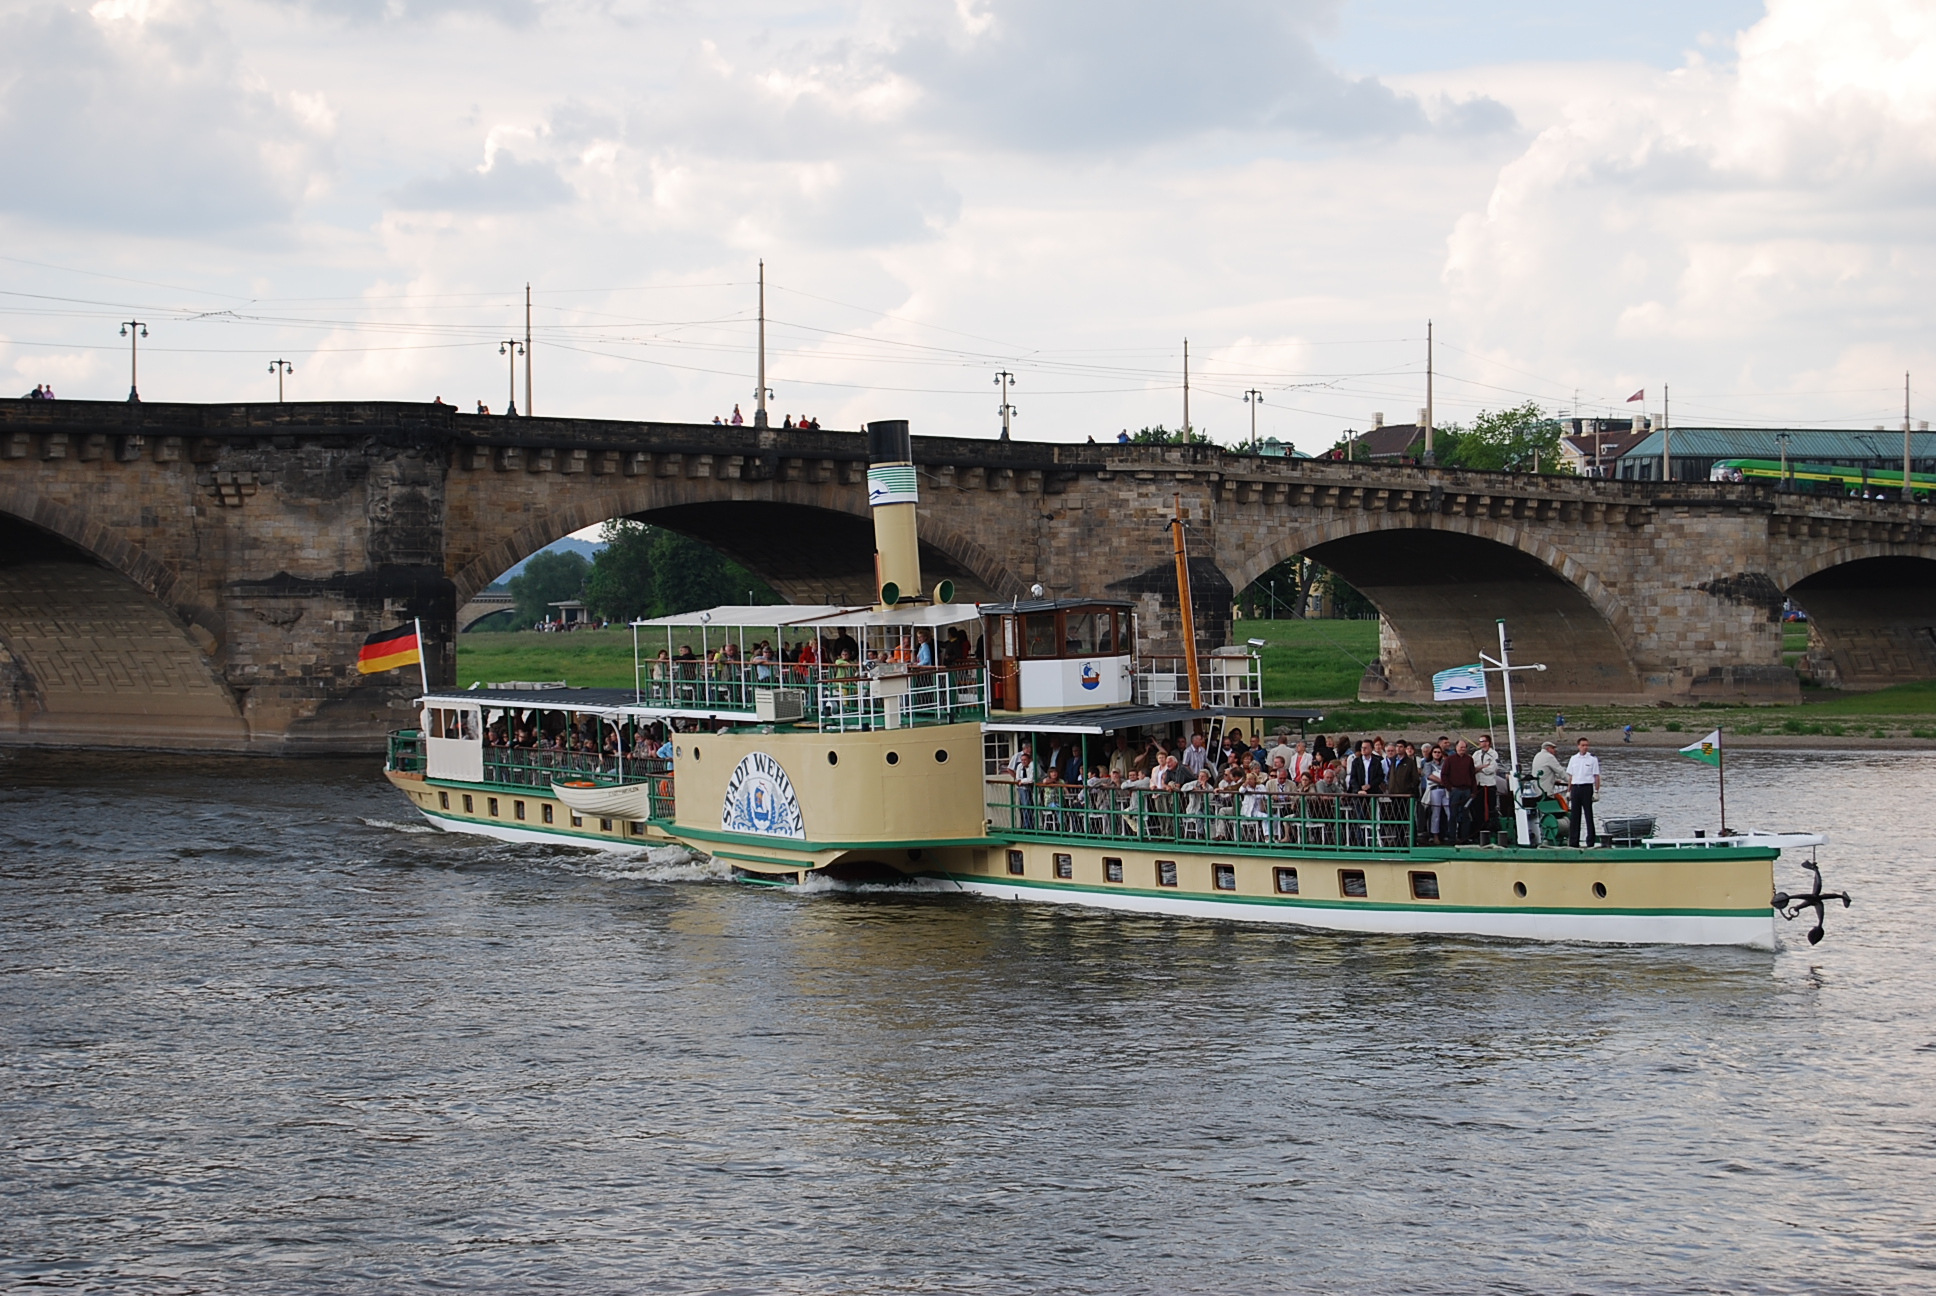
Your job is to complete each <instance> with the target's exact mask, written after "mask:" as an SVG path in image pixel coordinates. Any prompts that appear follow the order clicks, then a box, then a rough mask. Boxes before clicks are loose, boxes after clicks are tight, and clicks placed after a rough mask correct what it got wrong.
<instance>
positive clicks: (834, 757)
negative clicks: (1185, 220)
mask: <svg viewBox="0 0 1936 1296" xmlns="http://www.w3.org/2000/svg"><path fill="white" fill-rule="evenodd" d="M827 763H828V764H829V765H838V764H840V753H839V752H835V751H830V752H828V753H827Z"/></svg>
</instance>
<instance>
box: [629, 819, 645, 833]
mask: <svg viewBox="0 0 1936 1296" xmlns="http://www.w3.org/2000/svg"><path fill="white" fill-rule="evenodd" d="M625 831H626V832H629V833H631V834H632V835H633V836H634V837H643V836H645V825H644V824H642V823H640V822H639V821H638V820H636V819H633V820H631V821H630V822H628V823H627V824H626V825H625Z"/></svg>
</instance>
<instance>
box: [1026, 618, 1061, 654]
mask: <svg viewBox="0 0 1936 1296" xmlns="http://www.w3.org/2000/svg"><path fill="white" fill-rule="evenodd" d="M1022 629H1023V633H1024V635H1025V637H1026V640H1027V648H1028V655H1029V656H1030V657H1057V656H1060V655H1061V654H1059V653H1058V652H1057V651H1056V644H1055V613H1053V612H1031V613H1029V614H1028V615H1027V616H1025V617H1023V618H1022Z"/></svg>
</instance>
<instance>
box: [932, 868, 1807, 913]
mask: <svg viewBox="0 0 1936 1296" xmlns="http://www.w3.org/2000/svg"><path fill="white" fill-rule="evenodd" d="M914 876H916V877H924V878H933V879H935V880H937V881H943V882H954V883H957V884H960V883H964V882H973V883H975V884H976V885H977V886H993V887H1016V888H1027V889H1029V890H1032V891H1039V892H1043V893H1045V894H1049V895H1054V894H1057V893H1060V894H1064V895H1068V894H1083V895H1109V896H1144V897H1148V898H1150V899H1155V900H1205V901H1211V902H1214V903H1216V904H1237V905H1264V906H1268V907H1275V908H1281V909H1385V910H1395V911H1398V912H1404V913H1482V914H1494V913H1496V914H1560V915H1569V916H1571V915H1584V916H1588V917H1594V916H1602V915H1604V916H1608V917H1626V918H1761V917H1765V916H1766V915H1767V914H1768V913H1769V909H1768V907H1767V906H1766V905H1763V906H1761V907H1760V908H1758V909H1623V908H1620V907H1618V906H1616V905H1596V906H1594V907H1592V908H1571V907H1564V906H1558V905H1530V904H1529V905H1514V906H1512V907H1511V908H1507V907H1506V906H1504V905H1455V904H1404V903H1394V902H1392V901H1389V900H1319V899H1315V898H1307V897H1304V896H1258V895H1238V894H1237V893H1235V892H1231V891H1185V890H1182V889H1181V888H1178V887H1160V888H1158V887H1133V886H1089V885H1087V884H1085V883H1081V882H1040V881H1037V880H1035V879H1033V878H1025V877H1014V876H1003V875H1001V874H995V873H989V874H983V873H959V874H956V873H944V872H940V871H936V870H930V871H927V872H923V873H918V874H915V875H914Z"/></svg>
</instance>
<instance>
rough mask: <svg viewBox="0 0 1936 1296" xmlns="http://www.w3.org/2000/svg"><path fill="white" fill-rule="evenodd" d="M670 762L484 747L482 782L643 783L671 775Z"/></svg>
mask: <svg viewBox="0 0 1936 1296" xmlns="http://www.w3.org/2000/svg"><path fill="white" fill-rule="evenodd" d="M671 773H672V762H671V761H668V760H660V759H659V758H658V757H656V756H627V757H624V758H623V759H621V758H620V757H618V756H616V755H609V754H605V753H600V752H586V751H557V750H554V749H552V748H549V747H486V748H485V749H484V781H485V782H486V783H502V784H505V785H507V786H510V787H529V788H548V787H550V786H551V785H552V784H553V783H555V782H557V781H558V780H560V779H565V778H590V779H594V780H596V781H597V782H600V783H613V784H617V783H646V782H650V781H652V780H654V779H659V778H667V777H670V775H671Z"/></svg>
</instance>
